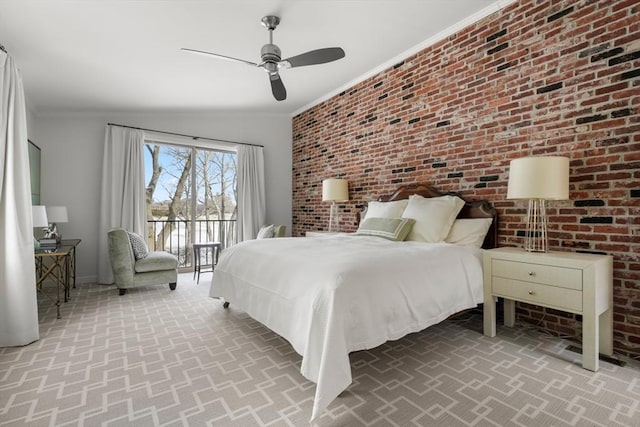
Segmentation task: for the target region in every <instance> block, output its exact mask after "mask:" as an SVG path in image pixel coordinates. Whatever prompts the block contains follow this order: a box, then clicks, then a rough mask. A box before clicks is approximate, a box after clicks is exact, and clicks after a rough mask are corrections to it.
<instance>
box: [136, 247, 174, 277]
mask: <svg viewBox="0 0 640 427" xmlns="http://www.w3.org/2000/svg"><path fill="white" fill-rule="evenodd" d="M176 268H178V258H177V257H176V256H175V255H173V254H170V253H169V252H149V254H148V255H147V256H146V257H144V258H142V259H139V260H137V261H136V264H135V270H136V273H145V272H147V271H159V270H175V269H176Z"/></svg>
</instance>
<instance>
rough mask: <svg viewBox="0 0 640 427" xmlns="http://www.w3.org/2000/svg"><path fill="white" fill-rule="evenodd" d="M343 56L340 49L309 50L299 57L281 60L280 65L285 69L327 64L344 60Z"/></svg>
mask: <svg viewBox="0 0 640 427" xmlns="http://www.w3.org/2000/svg"><path fill="white" fill-rule="evenodd" d="M344 55H345V54H344V50H342V48H340V47H327V48H324V49H316V50H311V51H309V52H305V53H301V54H300V55H296V56H292V57H291V58H287V59H283V60H282V61H281V62H280V64H282V65H284V67H286V68H289V67H302V66H304V65H315V64H325V63H327V62H331V61H336V60H338V59H341V58H344Z"/></svg>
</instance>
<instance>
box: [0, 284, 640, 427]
mask: <svg viewBox="0 0 640 427" xmlns="http://www.w3.org/2000/svg"><path fill="white" fill-rule="evenodd" d="M210 277H211V276H210V274H207V275H203V277H202V280H201V281H200V285H198V286H197V285H196V284H195V283H194V282H193V281H192V280H191V275H190V274H182V275H180V278H179V282H178V288H177V290H176V291H174V292H170V291H169V288H168V286H162V287H148V288H142V289H137V290H135V289H134V290H130V291H129V292H128V293H127V295H125V296H122V297H120V296H118V292H117V290H116V289H115V288H114V287H108V286H100V285H79V287H78V289H74V290H73V292H72V300H71V301H69V302H68V303H65V304H63V306H62V319H56V315H55V307H52V306H50V305H48V301H47V300H46V299H43V298H42V297H40V298H39V299H40V300H41V306H40V334H41V338H40V340H39V341H37V342H35V343H33V344H31V345H28V346H25V347H19V348H4V349H0V425H2V426H23V425H28V426H99V425H102V426H129V425H131V426H201V425H202V426H204V425H211V426H236V427H239V426H305V425H309V422H308V419H309V416H310V414H311V404H312V399H313V395H314V384H313V383H311V382H309V381H306V380H305V379H304V378H303V377H302V375H301V374H300V372H299V369H300V360H301V358H300V356H299V355H297V354H296V353H295V352H294V351H293V350H292V348H291V346H290V345H289V344H288V343H287V342H286V341H285V340H284V339H282V338H280V337H279V336H277V335H276V334H274V333H273V332H271V331H269V330H268V329H266V328H265V327H263V326H262V325H260V324H259V323H257V322H255V321H254V320H252V319H251V318H249V317H248V316H247V315H246V314H244V313H242V312H240V311H238V310H236V309H234V307H233V305H232V306H231V307H230V309H229V310H224V309H223V308H222V304H221V303H220V301H217V300H214V299H210V298H208V297H207V296H206V295H207V291H208V287H209V286H208V281H209V279H210ZM480 330H481V318H480V317H478V315H473V314H471V315H465V316H461V318H460V319H456V320H449V321H446V322H443V323H442V324H440V325H436V326H433V327H431V328H428V329H426V330H424V331H422V332H420V333H417V334H412V335H409V336H407V337H405V338H403V339H401V340H398V341H394V342H390V343H387V344H384V345H382V346H380V347H377V348H375V349H373V350H368V351H361V352H356V353H353V354H351V366H352V373H353V377H354V382H353V384H352V385H351V386H350V387H349V388H348V389H347V390H346V391H345V392H344V393H343V394H342V395H341V396H340V397H339V398H338V399H336V400H335V401H334V402H333V403H332V405H331V406H330V407H329V409H328V410H327V411H326V412H325V413H323V415H322V416H321V417H320V418H319V419H318V420H317V422H315V423H314V425H317V426H447V427H449V426H640V369H639V368H638V366H637V365H636V364H631V363H630V364H627V365H626V366H624V367H620V366H616V365H614V364H611V363H608V362H601V367H600V371H599V372H597V373H592V372H589V371H586V370H583V369H582V368H581V367H580V360H581V356H580V355H579V354H577V353H574V352H571V351H567V350H566V347H567V345H568V344H569V343H567V342H563V341H562V340H559V339H557V338H550V337H547V336H545V335H542V334H539V333H537V332H535V331H532V330H530V329H526V328H523V327H519V328H515V329H513V330H509V329H507V328H499V331H498V336H497V337H496V338H487V337H484V336H483V335H482V334H481V333H480Z"/></svg>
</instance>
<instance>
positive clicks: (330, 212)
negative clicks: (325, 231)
mask: <svg viewBox="0 0 640 427" xmlns="http://www.w3.org/2000/svg"><path fill="white" fill-rule="evenodd" d="M335 210H336V202H331V207H330V208H329V233H333V231H334V230H333V216H334V211H335Z"/></svg>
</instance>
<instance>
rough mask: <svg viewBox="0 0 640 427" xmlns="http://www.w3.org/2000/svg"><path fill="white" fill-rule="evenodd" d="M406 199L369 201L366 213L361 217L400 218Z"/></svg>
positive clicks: (405, 205)
mask: <svg viewBox="0 0 640 427" xmlns="http://www.w3.org/2000/svg"><path fill="white" fill-rule="evenodd" d="M407 203H409V201H408V200H406V199H404V200H396V201H395V202H376V201H373V202H369V203H368V204H367V213H366V214H365V217H364V218H362V221H364V220H365V219H367V218H402V212H404V209H405V208H406V207H407Z"/></svg>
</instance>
